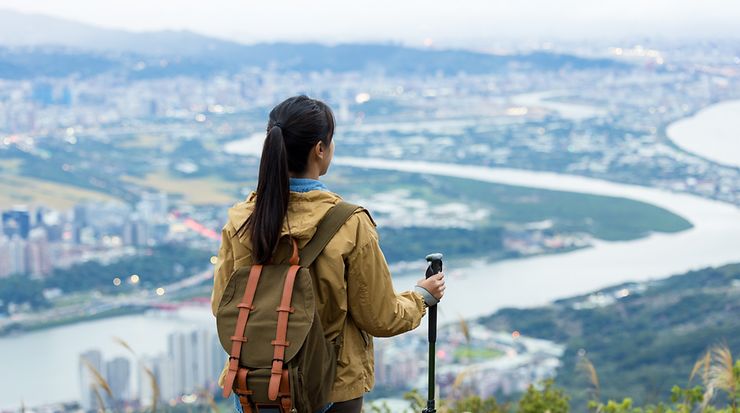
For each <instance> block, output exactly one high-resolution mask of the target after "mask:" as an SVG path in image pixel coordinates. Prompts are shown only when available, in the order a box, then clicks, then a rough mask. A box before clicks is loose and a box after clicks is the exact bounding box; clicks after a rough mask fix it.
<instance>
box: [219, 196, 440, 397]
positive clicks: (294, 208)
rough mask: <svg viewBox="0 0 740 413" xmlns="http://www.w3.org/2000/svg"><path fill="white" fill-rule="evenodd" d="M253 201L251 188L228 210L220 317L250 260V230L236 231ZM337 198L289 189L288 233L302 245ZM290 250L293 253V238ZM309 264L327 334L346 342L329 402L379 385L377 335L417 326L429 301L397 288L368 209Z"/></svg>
mask: <svg viewBox="0 0 740 413" xmlns="http://www.w3.org/2000/svg"><path fill="white" fill-rule="evenodd" d="M254 199H255V194H254V193H252V194H250V195H249V197H248V198H247V200H246V201H243V202H240V203H237V204H235V205H234V206H233V207H231V208H230V209H229V211H228V216H229V219H228V222H227V223H226V225H225V226H224V227H223V231H222V241H221V248H220V250H219V253H218V261H217V263H216V269H215V277H214V283H213V293H212V296H211V306H212V310H213V314H214V315H215V314H216V311H217V309H218V305H219V303H220V301H221V297H222V295H223V292H224V289H225V288H226V285H227V284H228V281H229V277H230V276H231V274H232V273H233V271H234V270H235V269H236V268H239V267H242V266H247V265H251V264H252V258H251V256H250V250H251V244H250V241H249V239H248V233H247V231H244V230H242V231H240V232H239V235H236V232H237V229H238V228H240V227H241V226H242V225H243V224H244V222H245V221H246V220H247V218H248V217H249V215H250V214H251V213H252V210H253V209H254V205H255V203H254ZM339 201H341V198H340V197H339V196H338V195H336V194H334V193H331V192H327V191H309V192H305V193H298V192H291V193H290V201H289V204H288V220H286V222H284V223H283V230H282V235H287V234H288V225H287V221H290V232H291V233H292V235H293V237H294V238H295V239H296V240H297V241H298V247H299V248H302V247H303V246H304V245H306V243H307V242H308V241H309V240H310V239H311V237H312V236H313V234H314V233H315V232H316V226H317V224H318V223H319V221H320V220H321V218H323V216H324V214H325V213H326V212H327V211H328V210H329V208H331V207H332V206H333V205H334V204H336V203H338V202H339ZM284 249H285V254H284V256H285V257H287V256H288V255H289V254H288V247H287V243H285V246H284ZM278 251H279V252H280V249H279V250H278ZM280 256H283V255H280ZM275 261H278V256H276V257H275ZM310 270H311V274H312V276H313V281H314V283H313V285H314V289H315V290H316V297H317V299H318V307H319V315H320V317H321V323H322V325H323V327H324V332H325V335H326V338H327V339H329V340H335V339H336V340H338V341H337V342H338V343H341V347H340V351H339V354H338V357H337V373H336V378H335V380H334V387H333V389H332V392H331V396H330V401H332V402H341V401H345V400H350V399H354V398H357V397H360V396H362V395H363V394H364V393H365V392H367V391H370V389H372V387H373V385H374V384H375V377H374V365H373V362H374V358H373V336H375V337H389V336H394V335H397V334H401V333H403V332H406V331H409V330H412V329H414V328H416V327H417V326H419V324H420V323H421V318H422V316H424V314H425V311H426V310H425V306H424V300H423V298H422V296H421V295H420V294H418V293H416V292H412V291H407V292H403V293H400V294H396V293H395V292H394V290H393V285H392V283H391V275H390V272H389V270H388V264H387V263H386V261H385V257H384V256H383V253H382V251H381V250H380V246H379V244H378V234H377V232H376V230H375V223H374V222H373V220H372V218H370V215H369V214H368V213H366V211H365V210H360V211H358V212H356V213H355V214H354V215H352V216H351V217H350V218H349V219H348V220H347V222H345V224H344V225H343V226H342V227H341V228H340V229H339V232H337V234H336V235H335V236H334V238H333V239H332V240H331V241H330V242H329V244H328V245H327V246H326V248H325V249H324V251H323V252H322V253H321V255H319V257H318V258H317V259H316V261H315V262H314V264H313V265H312V266H311V268H310ZM227 365H228V360H227ZM226 371H227V368H226V366H224V370H223V371H222V373H221V376H220V377H219V380H218V382H219V385H220V386H221V387H223V380H224V377H225V375H226Z"/></svg>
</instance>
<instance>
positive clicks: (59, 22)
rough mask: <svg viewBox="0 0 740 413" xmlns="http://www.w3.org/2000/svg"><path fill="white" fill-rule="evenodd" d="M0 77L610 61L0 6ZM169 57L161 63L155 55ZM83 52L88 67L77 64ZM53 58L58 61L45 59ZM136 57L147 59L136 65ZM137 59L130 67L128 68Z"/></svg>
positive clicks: (613, 65) (612, 64)
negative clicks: (127, 27) (127, 23)
mask: <svg viewBox="0 0 740 413" xmlns="http://www.w3.org/2000/svg"><path fill="white" fill-rule="evenodd" d="M3 46H5V47H6V49H4V50H3V49H0V77H6V78H7V77H10V78H18V77H32V76H38V75H46V76H63V75H65V74H69V73H75V68H76V67H77V68H79V71H80V72H82V74H85V75H89V74H94V73H100V72H102V71H106V70H111V69H112V68H113V67H117V68H119V69H122V70H127V71H130V72H131V75H132V77H139V78H141V77H162V76H172V75H209V74H212V73H214V72H220V71H226V72H230V71H234V70H239V69H241V68H243V67H245V66H251V67H263V68H264V67H268V66H269V67H272V68H276V69H277V70H295V71H300V72H307V71H323V70H332V71H337V72H344V71H367V70H371V71H376V72H380V71H382V72H385V73H389V74H399V73H400V74H409V73H412V74H413V73H419V74H421V73H437V72H440V71H441V72H443V73H448V74H449V73H457V72H461V71H462V72H466V73H490V72H499V71H503V70H507V69H516V70H538V71H542V70H545V71H548V70H561V69H575V70H578V69H612V70H621V69H626V68H629V67H630V66H629V65H627V64H625V63H621V62H617V61H614V60H610V59H590V58H583V57H578V56H572V55H565V54H553V53H544V52H535V53H529V54H520V55H491V54H485V53H478V52H472V51H466V50H430V49H415V48H409V47H404V46H400V45H393V44H341V45H337V46H327V45H323V44H318V43H259V44H254V45H246V44H241V43H236V42H231V41H226V40H221V39H216V38H212V37H208V36H203V35H200V34H197V33H193V32H189V31H159V32H144V33H132V32H127V31H124V30H113V29H104V28H100V27H96V26H93V25H89V24H82V23H77V22H73V21H69V20H64V19H59V18H54V17H49V16H44V15H39V14H25V13H18V12H14V11H7V10H0V47H3ZM162 59H165V60H167V64H166V65H163V64H161V62H160V60H162ZM86 60H89V63H90V64H91V66H90V67H88V68H85V67H83V66H78V65H80V64H84V63H85V62H86ZM50 61H51V63H53V64H54V65H55V66H57V67H48V66H47V64H49V63H50ZM139 61H144V62H145V63H150V64H146V65H144V66H143V67H142V65H141V64H139ZM134 66H136V70H132V69H133V67H134Z"/></svg>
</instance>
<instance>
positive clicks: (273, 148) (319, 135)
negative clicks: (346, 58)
mask: <svg viewBox="0 0 740 413" xmlns="http://www.w3.org/2000/svg"><path fill="white" fill-rule="evenodd" d="M333 135H334V114H333V113H332V111H331V109H330V108H329V107H328V106H327V105H326V104H325V103H324V102H321V101H319V100H315V99H311V98H309V97H308V96H305V95H300V96H293V97H291V98H288V99H286V100H285V101H283V102H282V103H280V104H279V105H277V106H275V107H274V108H273V109H272V111H270V118H269V121H268V123H267V137H266V138H265V144H264V146H263V147H262V158H261V159H260V169H259V178H258V182H257V197H256V200H255V202H256V204H255V207H254V211H253V212H252V214H251V215H250V217H249V219H248V220H247V225H246V229H247V231H248V234H249V238H250V239H251V240H252V255H253V258H254V260H253V261H254V263H255V264H266V263H268V262H270V260H271V259H272V255H273V253H274V252H275V249H276V248H277V244H278V241H279V240H280V233H281V232H282V227H283V220H284V219H285V217H286V215H287V213H288V200H289V199H290V180H289V179H290V173H296V174H300V173H302V172H303V171H305V170H306V166H307V162H308V155H309V152H310V151H311V149H312V148H313V147H315V146H316V144H317V143H319V141H321V142H324V144H326V145H329V144H330V143H331V139H332V136H333ZM240 230H241V228H240Z"/></svg>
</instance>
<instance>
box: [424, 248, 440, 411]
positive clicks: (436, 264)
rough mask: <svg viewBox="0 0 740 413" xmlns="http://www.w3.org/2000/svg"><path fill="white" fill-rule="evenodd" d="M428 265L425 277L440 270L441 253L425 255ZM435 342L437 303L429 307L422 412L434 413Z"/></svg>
mask: <svg viewBox="0 0 740 413" xmlns="http://www.w3.org/2000/svg"><path fill="white" fill-rule="evenodd" d="M427 261H429V267H427V273H426V278H429V277H431V276H432V275H435V274H437V273H440V272H442V254H441V253H436V254H429V255H427ZM436 344H437V305H436V304H435V305H433V306H431V307H429V395H428V397H427V408H426V409H424V410H423V413H436V412H437V409H436V408H435V407H434V357H435V355H436V350H435V346H436Z"/></svg>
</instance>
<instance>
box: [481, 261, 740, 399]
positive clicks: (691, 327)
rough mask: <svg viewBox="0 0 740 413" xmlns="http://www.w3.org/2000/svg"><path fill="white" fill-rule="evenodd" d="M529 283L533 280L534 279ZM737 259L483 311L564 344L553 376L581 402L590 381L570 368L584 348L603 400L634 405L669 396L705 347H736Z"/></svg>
mask: <svg viewBox="0 0 740 413" xmlns="http://www.w3.org/2000/svg"><path fill="white" fill-rule="evenodd" d="M532 288H537V287H536V286H533V287H532ZM738 314H740V264H731V265H726V266H723V267H720V268H707V269H703V270H698V271H691V272H688V273H686V274H682V275H676V276H673V277H670V278H667V279H664V280H660V281H655V282H651V283H650V284H648V285H647V286H645V285H635V284H624V285H620V286H615V287H612V288H608V289H605V290H602V291H600V292H598V293H595V294H591V295H587V296H582V297H575V298H571V299H567V300H561V301H558V302H555V303H554V304H552V305H549V306H544V307H539V308H531V309H503V310H500V311H498V312H497V313H495V314H493V315H491V316H489V317H484V318H483V319H481V322H483V323H484V324H485V325H487V326H488V327H490V328H493V329H497V330H504V331H514V330H517V331H519V332H520V333H521V334H522V335H526V336H531V337H539V338H544V339H548V340H554V341H556V342H560V343H564V344H565V345H566V350H565V354H564V356H563V360H562V362H563V364H562V365H561V367H560V368H559V370H558V373H557V378H556V382H557V383H558V384H559V385H561V386H563V387H564V388H565V389H566V390H567V392H568V394H569V395H571V396H572V398H573V399H572V401H571V406H573V409H574V410H575V411H581V412H582V411H585V410H586V408H585V407H586V398H587V393H588V392H589V384H588V381H587V379H586V374H585V373H584V372H582V371H579V369H577V368H576V365H577V362H578V358H579V354H585V355H586V356H587V357H588V358H589V360H590V361H591V362H592V363H593V365H594V367H595V368H596V371H597V373H598V375H599V377H600V385H601V396H602V400H607V399H613V400H622V398H624V397H632V398H633V400H635V402H636V403H637V405H642V404H644V403H656V402H658V401H661V400H662V401H667V400H669V398H670V393H669V391H670V389H671V386H672V385H674V384H677V385H681V386H686V383H687V382H688V380H689V377H688V374H689V372H690V371H691V369H692V367H693V366H694V362H695V361H696V360H697V358H698V357H699V356H700V355H701V354H702V353H703V352H704V351H706V349H707V347H709V346H711V345H714V344H719V343H725V344H727V345H728V346H729V348H730V349H731V350H732V351H733V353H734V354H735V356H736V357H737V356H738V355H740V317H738Z"/></svg>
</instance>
